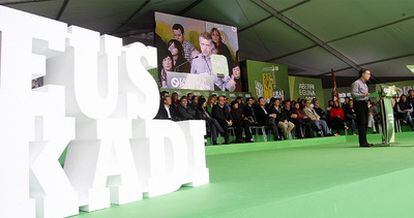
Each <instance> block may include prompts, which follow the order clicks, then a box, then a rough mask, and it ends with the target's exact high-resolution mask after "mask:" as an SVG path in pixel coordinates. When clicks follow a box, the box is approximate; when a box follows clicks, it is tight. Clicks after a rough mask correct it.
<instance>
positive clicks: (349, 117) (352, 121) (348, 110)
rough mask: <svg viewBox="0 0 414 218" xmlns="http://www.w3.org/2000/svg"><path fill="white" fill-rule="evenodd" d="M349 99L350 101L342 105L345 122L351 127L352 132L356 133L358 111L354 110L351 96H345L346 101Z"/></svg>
mask: <svg viewBox="0 0 414 218" xmlns="http://www.w3.org/2000/svg"><path fill="white" fill-rule="evenodd" d="M346 99H348V100H346ZM347 101H348V103H344V105H342V108H343V110H344V113H345V122H346V124H347V126H348V127H350V128H351V133H352V134H356V113H355V110H354V101H352V100H350V99H349V98H345V102H347Z"/></svg>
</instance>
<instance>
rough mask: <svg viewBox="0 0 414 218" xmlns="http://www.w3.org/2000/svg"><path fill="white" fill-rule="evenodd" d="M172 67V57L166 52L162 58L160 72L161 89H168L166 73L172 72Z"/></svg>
mask: <svg viewBox="0 0 414 218" xmlns="http://www.w3.org/2000/svg"><path fill="white" fill-rule="evenodd" d="M173 67H174V64H173V56H172V54H171V52H169V51H167V52H166V54H165V55H164V57H163V58H162V68H161V72H160V78H161V88H168V86H167V71H172V69H173Z"/></svg>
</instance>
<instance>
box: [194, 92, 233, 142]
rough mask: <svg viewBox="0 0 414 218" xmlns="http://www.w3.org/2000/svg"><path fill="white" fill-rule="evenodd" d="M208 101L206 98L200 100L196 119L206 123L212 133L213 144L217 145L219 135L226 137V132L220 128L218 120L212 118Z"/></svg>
mask: <svg viewBox="0 0 414 218" xmlns="http://www.w3.org/2000/svg"><path fill="white" fill-rule="evenodd" d="M206 109H207V101H206V99H205V98H200V99H199V101H198V107H197V111H196V119H199V120H204V121H206V127H207V130H208V132H210V137H211V144H213V145H217V137H218V134H219V133H220V134H222V135H223V136H224V135H226V133H225V130H224V129H223V128H222V127H221V126H220V124H219V123H218V122H217V120H216V119H214V118H212V117H211V114H210V113H209V112H208V111H207V110H206Z"/></svg>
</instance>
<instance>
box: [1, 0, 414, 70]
mask: <svg viewBox="0 0 414 218" xmlns="http://www.w3.org/2000/svg"><path fill="white" fill-rule="evenodd" d="M0 4H2V5H6V6H9V7H13V8H16V9H20V10H24V11H28V12H31V13H34V14H39V15H42V16H46V17H49V18H53V19H57V20H61V21H64V22H67V23H69V24H73V25H78V26H82V27H86V28H90V29H93V30H96V31H99V32H102V33H108V34H113V35H117V36H120V37H124V38H126V39H128V38H129V41H130V40H136V39H139V40H141V41H142V40H144V41H145V40H146V38H147V39H148V37H150V38H152V34H149V32H151V31H152V29H153V26H154V21H153V16H152V12H153V11H161V12H166V13H172V14H178V15H182V16H189V17H194V18H199V19H204V20H210V21H215V22H220V23H225V24H229V25H233V26H237V27H238V28H239V43H240V53H241V56H242V57H243V58H245V59H255V60H261V61H272V62H275V63H285V64H288V65H289V68H290V73H291V74H297V75H312V76H316V75H322V74H326V73H329V72H330V70H331V69H334V70H335V71H338V73H337V74H338V75H339V76H355V75H356V70H355V69H358V68H359V67H367V68H370V69H373V71H374V73H375V75H376V76H377V77H413V76H414V75H413V74H412V73H411V72H410V71H409V70H408V69H407V68H406V65H409V64H414V44H413V39H414V3H413V1H412V0H394V1H392V0H0Z"/></svg>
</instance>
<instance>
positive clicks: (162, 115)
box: [155, 94, 177, 121]
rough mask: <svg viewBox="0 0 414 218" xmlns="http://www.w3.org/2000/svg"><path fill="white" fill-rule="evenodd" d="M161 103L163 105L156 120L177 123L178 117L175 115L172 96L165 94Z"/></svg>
mask: <svg viewBox="0 0 414 218" xmlns="http://www.w3.org/2000/svg"><path fill="white" fill-rule="evenodd" d="M161 102H162V104H161V105H160V108H159V110H158V113H157V116H155V119H160V120H173V121H176V120H177V117H176V115H175V113H174V110H173V109H172V107H171V96H170V95H168V94H164V96H163V97H162V99H161Z"/></svg>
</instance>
